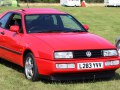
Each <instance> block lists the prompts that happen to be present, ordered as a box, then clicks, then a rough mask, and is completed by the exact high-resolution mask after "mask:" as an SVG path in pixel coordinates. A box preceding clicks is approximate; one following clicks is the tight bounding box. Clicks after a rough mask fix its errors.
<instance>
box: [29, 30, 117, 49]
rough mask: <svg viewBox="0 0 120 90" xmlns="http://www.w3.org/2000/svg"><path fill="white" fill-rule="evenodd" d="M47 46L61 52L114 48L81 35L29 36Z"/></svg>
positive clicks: (84, 33) (88, 35)
mask: <svg viewBox="0 0 120 90" xmlns="http://www.w3.org/2000/svg"><path fill="white" fill-rule="evenodd" d="M31 35H32V36H34V37H36V38H39V39H40V40H42V41H43V42H44V43H46V44H48V45H49V46H50V47H52V48H53V49H54V50H56V51H59V50H60V51H62V50H91V49H113V48H115V47H114V46H113V45H112V44H111V43H110V42H108V41H107V40H105V39H104V38H102V37H100V36H97V35H94V34H90V33H87V32H83V33H44V34H43V33H40V34H31Z"/></svg>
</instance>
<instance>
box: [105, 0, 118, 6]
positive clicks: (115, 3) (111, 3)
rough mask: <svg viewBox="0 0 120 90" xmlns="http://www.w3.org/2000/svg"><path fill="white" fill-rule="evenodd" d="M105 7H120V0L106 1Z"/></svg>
mask: <svg viewBox="0 0 120 90" xmlns="http://www.w3.org/2000/svg"><path fill="white" fill-rule="evenodd" d="M104 5H105V6H120V0H104Z"/></svg>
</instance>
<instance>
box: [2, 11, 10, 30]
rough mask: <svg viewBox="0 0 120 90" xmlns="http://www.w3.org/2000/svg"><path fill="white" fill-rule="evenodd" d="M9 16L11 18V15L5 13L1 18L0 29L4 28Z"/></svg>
mask: <svg viewBox="0 0 120 90" xmlns="http://www.w3.org/2000/svg"><path fill="white" fill-rule="evenodd" d="M10 16H11V13H7V14H6V15H5V16H3V17H2V18H1V19H0V23H1V25H0V27H2V28H5V25H6V23H7V21H8V20H9V18H10Z"/></svg>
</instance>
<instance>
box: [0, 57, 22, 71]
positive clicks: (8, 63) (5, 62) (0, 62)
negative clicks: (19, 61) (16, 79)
mask: <svg viewBox="0 0 120 90" xmlns="http://www.w3.org/2000/svg"><path fill="white" fill-rule="evenodd" d="M0 64H1V65H4V66H6V67H8V68H11V69H14V70H16V71H17V72H20V73H24V69H23V68H22V67H21V66H19V65H16V64H14V63H11V62H9V61H6V60H4V59H0Z"/></svg>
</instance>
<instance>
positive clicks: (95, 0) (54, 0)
mask: <svg viewBox="0 0 120 90" xmlns="http://www.w3.org/2000/svg"><path fill="white" fill-rule="evenodd" d="M20 1H24V2H27V1H28V2H38V3H59V2H60V0H20ZM81 1H82V0H81ZM85 1H86V2H88V3H102V2H104V0H85Z"/></svg>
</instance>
